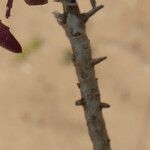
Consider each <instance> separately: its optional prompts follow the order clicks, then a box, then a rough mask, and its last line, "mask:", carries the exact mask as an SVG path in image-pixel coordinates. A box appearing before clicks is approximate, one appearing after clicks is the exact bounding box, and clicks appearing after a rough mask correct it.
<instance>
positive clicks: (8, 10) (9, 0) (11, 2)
mask: <svg viewBox="0 0 150 150" xmlns="http://www.w3.org/2000/svg"><path fill="white" fill-rule="evenodd" d="M12 4H13V0H8V1H7V5H6V18H9V17H10V12H11V8H12Z"/></svg>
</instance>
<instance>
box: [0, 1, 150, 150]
mask: <svg viewBox="0 0 150 150" xmlns="http://www.w3.org/2000/svg"><path fill="white" fill-rule="evenodd" d="M79 3H80V5H81V10H82V12H85V11H88V10H89V9H90V2H89V1H85V0H80V1H79ZM98 3H99V4H104V5H105V8H104V9H103V10H101V11H100V12H99V13H97V14H96V15H95V16H94V17H92V18H91V19H90V21H89V22H88V24H87V32H88V36H89V38H90V40H91V45H92V48H93V57H99V56H108V60H106V61H105V62H104V63H102V64H100V65H98V66H96V75H97V77H98V82H99V86H100V91H101V97H102V101H104V102H107V103H109V104H111V108H110V109H108V110H104V117H105V120H106V124H107V129H108V132H109V135H110V138H111V144H112V149H113V150H149V149H150V141H149V139H150V119H149V118H150V117H149V116H150V49H149V48H150V41H149V40H150V17H149V14H150V1H148V0H132V1H130V0H115V1H111V0H102V1H100V0H98ZM5 5H6V0H5V1H4V0H3V1H1V2H0V18H1V20H3V22H4V23H5V24H7V25H8V26H10V30H11V32H12V33H13V34H14V35H15V36H16V38H17V39H18V40H19V41H20V43H21V44H22V46H23V54H19V55H16V54H13V53H11V52H9V51H7V50H5V49H3V48H1V47H0V150H60V149H61V150H76V149H78V150H92V144H91V141H90V139H89V137H88V133H87V127H86V123H85V120H84V114H83V110H82V108H81V107H76V106H75V105H74V103H75V101H76V100H77V99H80V93H79V90H78V88H77V86H76V83H77V77H76V74H75V70H74V67H73V65H72V63H71V61H70V55H71V47H70V44H69V41H68V39H67V38H66V35H65V33H64V31H63V29H62V28H61V27H60V26H59V25H58V24H57V22H56V20H55V18H54V17H53V15H52V13H51V12H53V11H55V10H60V11H62V8H61V5H60V4H59V3H54V2H52V1H49V4H47V5H45V6H38V7H29V6H27V5H26V4H25V3H24V1H23V0H22V1H21V0H16V1H14V6H13V9H12V13H11V17H10V19H9V20H6V19H5V18H4V15H5Z"/></svg>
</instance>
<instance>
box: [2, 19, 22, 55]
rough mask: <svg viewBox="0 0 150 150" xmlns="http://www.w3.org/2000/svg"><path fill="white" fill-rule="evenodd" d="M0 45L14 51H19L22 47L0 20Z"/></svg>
mask: <svg viewBox="0 0 150 150" xmlns="http://www.w3.org/2000/svg"><path fill="white" fill-rule="evenodd" d="M0 46H2V47H4V48H6V49H8V50H9V51H11V52H14V53H21V52H22V48H21V45H20V43H19V42H18V41H17V40H16V38H15V37H14V36H13V35H12V33H11V32H10V31H9V27H7V26H6V25H4V24H3V23H2V22H1V20H0Z"/></svg>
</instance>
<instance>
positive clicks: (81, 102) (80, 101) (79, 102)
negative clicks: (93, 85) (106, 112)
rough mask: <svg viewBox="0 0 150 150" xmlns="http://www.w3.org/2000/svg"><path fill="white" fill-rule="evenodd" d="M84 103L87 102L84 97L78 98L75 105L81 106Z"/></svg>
mask: <svg viewBox="0 0 150 150" xmlns="http://www.w3.org/2000/svg"><path fill="white" fill-rule="evenodd" d="M84 104H85V102H84V100H83V98H82V99H80V100H77V101H76V102H75V105H76V106H81V105H84Z"/></svg>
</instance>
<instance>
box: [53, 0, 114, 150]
mask: <svg viewBox="0 0 150 150" xmlns="http://www.w3.org/2000/svg"><path fill="white" fill-rule="evenodd" d="M59 1H60V2H62V4H63V8H64V14H60V13H59V12H54V15H55V17H56V18H57V21H58V23H59V24H60V25H62V27H63V28H64V30H65V32H66V35H67V37H68V38H69V40H70V43H71V46H72V49H73V63H74V66H75V69H76V73H77V77H78V80H79V83H78V87H79V88H80V92H81V99H80V100H78V101H77V102H76V105H82V106H83V108H84V112H85V119H86V123H87V127H88V131H89V136H90V138H91V141H92V143H93V149H94V150H111V147H110V139H109V137H108V134H107V130H106V125H105V121H104V118H103V114H102V110H103V108H108V107H110V106H109V105H108V104H106V103H102V102H101V97H100V91H99V88H98V83H97V79H96V77H95V70H94V66H95V65H96V64H98V63H100V62H102V61H103V60H105V59H106V58H107V57H100V58H96V59H92V55H91V46H90V41H89V39H88V37H87V34H86V26H85V24H86V22H87V21H88V19H89V18H90V17H91V16H92V15H94V14H95V13H96V12H97V11H98V10H100V9H101V8H103V6H102V5H100V6H97V7H93V8H92V10H90V11H89V12H87V13H80V10H79V7H78V4H77V2H76V1H75V0H70V1H69V0H59Z"/></svg>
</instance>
